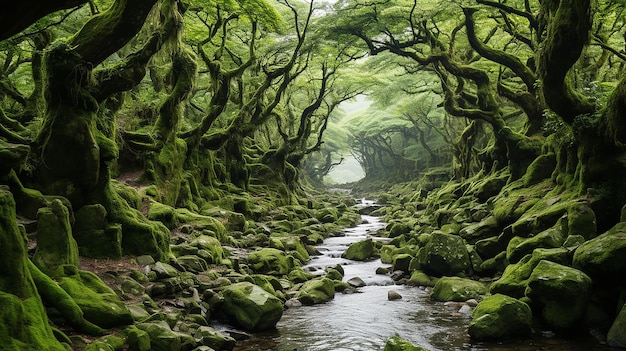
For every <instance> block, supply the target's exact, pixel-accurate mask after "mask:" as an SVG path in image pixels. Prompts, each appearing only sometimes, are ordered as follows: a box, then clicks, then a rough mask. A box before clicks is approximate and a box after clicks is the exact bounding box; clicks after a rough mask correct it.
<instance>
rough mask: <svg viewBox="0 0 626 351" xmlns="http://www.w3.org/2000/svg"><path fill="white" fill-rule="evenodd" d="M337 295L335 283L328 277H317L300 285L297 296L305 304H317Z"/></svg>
mask: <svg viewBox="0 0 626 351" xmlns="http://www.w3.org/2000/svg"><path fill="white" fill-rule="evenodd" d="M334 297H335V285H334V284H333V281H332V280H330V279H328V278H316V279H312V280H309V281H307V282H306V283H304V284H303V285H302V287H300V290H299V291H298V294H297V295H296V298H297V299H298V300H299V301H300V302H302V303H303V304H304V305H315V304H318V303H324V302H327V301H330V300H332V299H333V298H334Z"/></svg>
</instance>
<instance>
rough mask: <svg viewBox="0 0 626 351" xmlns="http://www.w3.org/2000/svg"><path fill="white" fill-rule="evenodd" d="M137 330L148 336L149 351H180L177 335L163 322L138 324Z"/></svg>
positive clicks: (180, 346)
mask: <svg viewBox="0 0 626 351" xmlns="http://www.w3.org/2000/svg"><path fill="white" fill-rule="evenodd" d="M137 328H139V329H141V330H143V331H145V332H146V333H148V335H149V336H150V347H151V351H180V350H181V349H182V344H181V338H180V336H179V334H177V333H176V332H174V331H172V329H171V328H170V326H169V325H168V324H167V322H165V321H155V322H146V323H138V324H137Z"/></svg>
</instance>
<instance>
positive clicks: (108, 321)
mask: <svg viewBox="0 0 626 351" xmlns="http://www.w3.org/2000/svg"><path fill="white" fill-rule="evenodd" d="M57 280H58V282H59V286H60V287H61V288H62V289H63V290H65V291H66V292H67V293H68V294H69V295H70V296H71V297H72V299H73V300H74V301H75V302H76V304H78V306H80V308H81V310H82V311H83V313H84V315H85V319H87V320H88V321H90V322H92V323H94V324H96V325H98V326H100V327H103V328H112V327H116V326H121V325H129V324H132V323H133V318H132V316H131V314H130V311H128V309H127V308H126V306H125V305H124V304H123V303H122V302H121V301H120V299H119V297H118V296H117V295H116V294H115V292H113V290H111V288H109V287H108V286H107V285H106V284H104V283H103V282H102V280H100V278H98V277H97V276H96V275H95V274H93V273H91V272H88V271H78V272H77V273H76V274H73V275H67V276H61V277H58V278H57Z"/></svg>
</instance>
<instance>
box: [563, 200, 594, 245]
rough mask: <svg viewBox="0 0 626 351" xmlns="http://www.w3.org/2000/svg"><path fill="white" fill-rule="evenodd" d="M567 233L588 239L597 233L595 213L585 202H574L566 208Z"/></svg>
mask: <svg viewBox="0 0 626 351" xmlns="http://www.w3.org/2000/svg"><path fill="white" fill-rule="evenodd" d="M567 235H580V236H582V237H584V238H585V239H587V240H589V239H592V238H594V237H596V235H597V226H596V214H595V212H593V210H592V209H591V208H590V207H589V206H587V205H585V204H574V205H572V206H571V207H570V208H569V209H568V210H567Z"/></svg>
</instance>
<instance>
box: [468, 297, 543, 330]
mask: <svg viewBox="0 0 626 351" xmlns="http://www.w3.org/2000/svg"><path fill="white" fill-rule="evenodd" d="M531 325H532V312H531V309H530V307H529V306H528V305H527V304H526V303H524V302H522V301H520V300H517V299H515V298H512V297H510V296H506V295H502V294H495V295H491V296H488V297H486V298H485V299H484V300H482V301H481V302H480V303H479V304H478V306H476V308H475V309H474V312H473V313H472V321H471V322H470V324H469V328H468V333H469V335H470V337H471V338H472V339H475V340H499V339H505V338H509V337H514V336H525V335H528V334H530V331H531Z"/></svg>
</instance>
